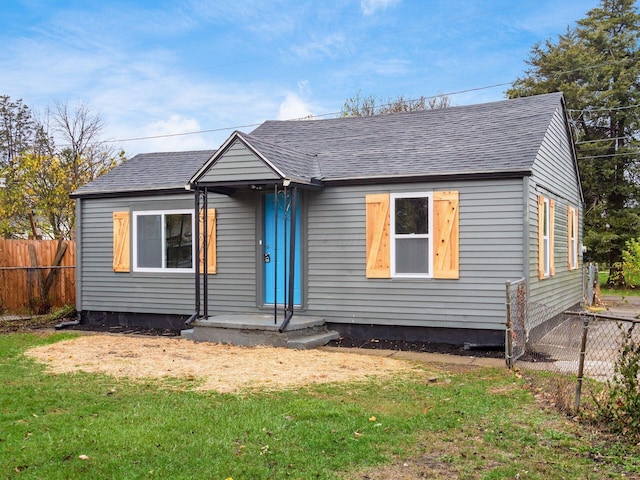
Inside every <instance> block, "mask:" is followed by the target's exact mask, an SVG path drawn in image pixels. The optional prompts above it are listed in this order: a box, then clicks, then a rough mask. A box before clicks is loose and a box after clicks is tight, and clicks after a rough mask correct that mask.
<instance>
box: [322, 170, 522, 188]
mask: <svg viewBox="0 0 640 480" xmlns="http://www.w3.org/2000/svg"><path fill="white" fill-rule="evenodd" d="M532 174H533V172H532V171H531V169H514V170H498V171H490V172H487V171H477V172H438V173H424V174H407V175H374V176H363V177H344V178H326V179H323V181H322V183H323V184H324V185H326V186H330V185H371V184H378V183H416V182H435V181H440V180H453V179H461V180H487V179H513V178H523V177H530V176H531V175H532Z"/></svg>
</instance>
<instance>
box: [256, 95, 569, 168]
mask: <svg viewBox="0 0 640 480" xmlns="http://www.w3.org/2000/svg"><path fill="white" fill-rule="evenodd" d="M561 97H562V94H561V93H553V94H547V95H539V96H535V97H525V98H517V99H513V100H504V101H500V102H493V103H485V104H478V105H468V106H460V107H449V108H445V109H440V110H425V111H419V112H410V113H398V114H387V115H377V116H370V117H358V118H336V119H329V120H306V121H267V122H265V123H263V124H262V125H261V126H259V127H258V128H256V129H255V130H254V131H253V132H251V138H257V139H260V140H263V141H266V142H269V143H272V144H277V145H278V146H281V147H285V148H290V149H293V150H301V151H304V152H306V153H308V154H309V153H315V154H317V162H318V164H319V165H320V169H321V170H322V174H323V175H322V177H321V178H320V179H321V180H325V181H328V180H336V179H355V178H364V177H381V176H382V177H388V176H407V175H416V176H417V175H439V174H453V173H472V172H482V173H490V172H498V171H500V172H504V171H518V170H530V169H531V168H532V166H533V162H534V160H535V158H536V153H537V152H538V149H539V148H540V146H541V144H542V141H543V138H544V135H545V133H546V131H547V128H548V127H549V123H550V122H551V119H552V116H553V114H554V112H555V110H556V109H557V108H560V106H561V103H560V102H561Z"/></svg>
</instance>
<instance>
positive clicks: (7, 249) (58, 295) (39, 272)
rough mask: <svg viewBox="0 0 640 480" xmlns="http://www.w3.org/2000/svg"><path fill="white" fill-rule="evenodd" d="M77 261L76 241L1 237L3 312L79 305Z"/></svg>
mask: <svg viewBox="0 0 640 480" xmlns="http://www.w3.org/2000/svg"><path fill="white" fill-rule="evenodd" d="M75 264H76V248H75V242H73V241H68V240H65V241H63V242H60V241H58V240H6V239H0V312H7V313H25V312H29V313H43V312H46V311H47V310H49V308H51V307H61V306H63V305H73V304H75V296H76V285H75V283H76V280H75Z"/></svg>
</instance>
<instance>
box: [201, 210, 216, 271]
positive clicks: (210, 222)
mask: <svg viewBox="0 0 640 480" xmlns="http://www.w3.org/2000/svg"><path fill="white" fill-rule="evenodd" d="M199 221H200V249H199V251H200V272H204V248H205V246H204V241H203V240H204V212H200V220H199ZM206 248H207V273H208V274H215V273H216V267H217V262H216V209H215V208H209V209H208V210H207V242H206Z"/></svg>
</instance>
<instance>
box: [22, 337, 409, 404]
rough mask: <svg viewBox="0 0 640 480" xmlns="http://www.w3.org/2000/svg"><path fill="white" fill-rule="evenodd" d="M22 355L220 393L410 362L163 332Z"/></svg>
mask: <svg viewBox="0 0 640 480" xmlns="http://www.w3.org/2000/svg"><path fill="white" fill-rule="evenodd" d="M26 354H27V355H29V356H31V357H33V358H35V359H36V360H38V361H40V362H43V363H45V364H47V368H48V370H49V371H50V372H51V373H55V374H58V373H68V372H71V373H72V372H77V371H84V372H99V373H105V374H108V375H112V376H114V377H126V378H130V379H147V378H170V377H175V378H187V379H193V380H194V381H196V382H195V383H196V385H198V386H197V387H196V389H199V390H215V391H218V392H221V393H228V392H238V391H241V390H247V389H253V388H261V389H264V388H267V389H282V388H288V387H295V386H300V385H306V384H311V383H329V382H346V381H352V380H361V379H365V378H367V377H370V376H373V375H375V376H377V377H384V376H389V375H394V374H399V373H404V372H409V371H411V370H414V369H416V368H417V367H415V366H414V365H413V364H412V363H410V362H406V361H402V360H395V359H391V358H386V357H383V356H365V355H358V354H357V353H347V352H345V353H341V352H333V351H332V352H327V351H321V350H291V349H285V348H273V347H235V346H229V345H217V344H212V343H195V342H193V341H191V340H185V339H180V338H166V337H140V336H135V335H86V336H82V337H79V338H75V339H72V340H65V341H62V342H58V343H54V344H51V345H45V346H40V347H36V348H33V349H31V350H28V351H27V352H26Z"/></svg>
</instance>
